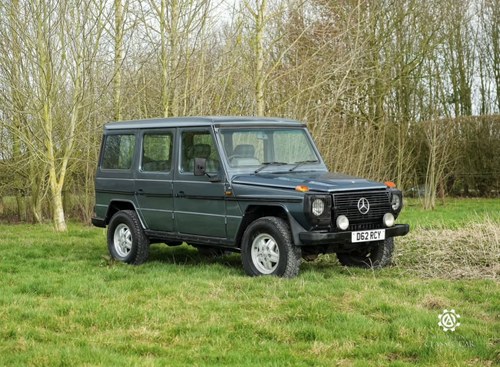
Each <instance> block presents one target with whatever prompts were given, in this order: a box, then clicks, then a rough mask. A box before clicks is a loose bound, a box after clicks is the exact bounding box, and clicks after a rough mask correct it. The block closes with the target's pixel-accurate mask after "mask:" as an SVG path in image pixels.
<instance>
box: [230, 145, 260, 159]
mask: <svg viewBox="0 0 500 367" xmlns="http://www.w3.org/2000/svg"><path fill="white" fill-rule="evenodd" d="M233 154H234V155H237V156H240V157H244V158H253V157H254V155H255V147H254V146H253V145H251V144H240V145H237V146H236V147H235V148H234V152H233Z"/></svg>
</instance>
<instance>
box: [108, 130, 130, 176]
mask: <svg viewBox="0 0 500 367" xmlns="http://www.w3.org/2000/svg"><path fill="white" fill-rule="evenodd" d="M134 149H135V135H132V134H123V135H108V136H106V141H105V142H104V153H103V156H102V163H101V168H103V169H130V167H132V160H133V156H134Z"/></svg>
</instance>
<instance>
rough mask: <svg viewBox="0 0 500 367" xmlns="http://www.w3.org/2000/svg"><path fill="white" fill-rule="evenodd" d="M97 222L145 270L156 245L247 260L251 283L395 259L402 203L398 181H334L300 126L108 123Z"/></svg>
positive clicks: (115, 248)
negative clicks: (332, 256)
mask: <svg viewBox="0 0 500 367" xmlns="http://www.w3.org/2000/svg"><path fill="white" fill-rule="evenodd" d="M95 192H96V205H95V214H94V216H93V219H92V223H93V224H94V225H95V226H98V227H106V226H107V228H108V229H107V241H108V249H109V252H110V254H111V256H112V257H113V258H114V259H117V260H119V261H123V262H125V263H129V264H141V263H142V262H144V261H145V260H146V259H147V258H148V253H149V245H150V244H151V243H157V242H164V243H166V244H168V245H171V246H176V245H180V244H182V243H187V244H189V245H192V246H194V247H196V248H198V249H199V251H200V252H202V253H204V254H217V253H223V252H225V251H234V252H241V258H242V263H243V268H244V270H245V272H246V273H247V274H248V275H253V276H255V275H277V276H282V277H293V276H296V275H297V274H298V272H299V266H300V263H301V260H302V258H303V257H304V258H306V259H312V258H314V257H316V256H318V255H319V254H322V253H336V254H337V257H338V259H339V261H340V263H341V264H343V265H346V266H357V267H373V268H379V267H383V266H385V265H387V264H389V263H390V261H391V256H392V253H393V248H394V243H393V238H394V237H396V236H404V235H405V234H407V233H408V231H409V226H408V225H407V224H396V223H395V221H396V218H397V217H398V214H399V213H400V211H401V208H402V206H403V197H402V194H401V191H399V190H397V189H395V188H394V185H393V184H391V183H378V182H373V181H369V180H366V179H361V178H354V177H349V176H345V175H341V174H337V173H330V172H328V169H327V167H326V165H325V163H324V161H323V159H322V158H321V155H320V153H319V151H318V149H317V148H316V146H315V144H314V142H313V140H312V138H311V136H310V134H309V132H308V130H307V128H306V127H305V125H304V124H302V123H300V122H297V121H293V120H288V119H280V118H254V117H185V118H160V119H148V120H137V121H125V122H115V123H109V124H106V125H105V127H104V135H103V139H102V146H101V153H100V158H99V164H98V168H97V175H96V181H95Z"/></svg>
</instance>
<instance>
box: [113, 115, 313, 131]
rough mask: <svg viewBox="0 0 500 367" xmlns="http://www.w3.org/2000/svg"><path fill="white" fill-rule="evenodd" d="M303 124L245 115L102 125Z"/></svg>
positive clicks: (134, 126)
mask: <svg viewBox="0 0 500 367" xmlns="http://www.w3.org/2000/svg"><path fill="white" fill-rule="evenodd" d="M247 125H253V126H255V125H258V126H276V125H280V126H295V127H299V126H304V124H303V123H302V122H299V121H296V120H290V119H285V118H278V117H246V116H206V117H169V118H153V119H144V120H130V121H118V122H110V123H108V124H106V125H104V128H105V129H106V130H115V129H116V130H118V129H120V130H128V129H153V128H165V127H196V126H216V127H219V126H221V127H222V126H234V127H241V126H247Z"/></svg>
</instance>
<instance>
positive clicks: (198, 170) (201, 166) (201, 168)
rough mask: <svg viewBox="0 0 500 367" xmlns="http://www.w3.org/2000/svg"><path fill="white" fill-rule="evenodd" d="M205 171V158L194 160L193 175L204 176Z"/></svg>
mask: <svg viewBox="0 0 500 367" xmlns="http://www.w3.org/2000/svg"><path fill="white" fill-rule="evenodd" d="M206 170H207V160H206V159H205V158H195V159H194V175H195V176H205V173H206Z"/></svg>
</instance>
